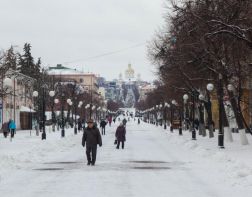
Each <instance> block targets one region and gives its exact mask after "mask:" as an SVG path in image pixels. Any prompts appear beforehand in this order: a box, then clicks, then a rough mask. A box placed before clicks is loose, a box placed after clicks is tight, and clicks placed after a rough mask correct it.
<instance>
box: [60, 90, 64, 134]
mask: <svg viewBox="0 0 252 197" xmlns="http://www.w3.org/2000/svg"><path fill="white" fill-rule="evenodd" d="M60 96H61V97H60V100H61V137H65V119H64V96H65V95H64V93H63V92H62V87H61V95H60Z"/></svg>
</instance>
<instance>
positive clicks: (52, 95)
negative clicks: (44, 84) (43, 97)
mask: <svg viewBox="0 0 252 197" xmlns="http://www.w3.org/2000/svg"><path fill="white" fill-rule="evenodd" d="M49 96H50V97H51V98H52V104H51V118H52V129H53V132H55V114H54V100H53V97H54V96H55V91H50V92H49Z"/></svg>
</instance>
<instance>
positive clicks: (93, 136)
mask: <svg viewBox="0 0 252 197" xmlns="http://www.w3.org/2000/svg"><path fill="white" fill-rule="evenodd" d="M97 144H99V146H102V138H101V134H100V131H99V129H98V128H96V127H93V128H88V127H87V128H85V130H84V133H83V137H82V146H85V145H87V147H94V146H97Z"/></svg>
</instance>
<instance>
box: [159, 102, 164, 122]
mask: <svg viewBox="0 0 252 197" xmlns="http://www.w3.org/2000/svg"><path fill="white" fill-rule="evenodd" d="M162 108H163V105H162V104H160V105H159V109H160V116H159V117H160V126H161V127H162V125H163V119H162V114H161V112H162Z"/></svg>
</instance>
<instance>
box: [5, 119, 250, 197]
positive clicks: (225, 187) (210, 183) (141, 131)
mask: <svg viewBox="0 0 252 197" xmlns="http://www.w3.org/2000/svg"><path fill="white" fill-rule="evenodd" d="M121 119H122V118H121ZM118 124H119V122H116V124H113V125H112V126H111V127H109V126H108V127H107V134H106V135H105V136H103V146H102V147H101V148H98V156H97V163H96V166H87V165H86V158H85V149H84V148H83V147H82V146H81V138H82V133H78V134H77V135H74V129H67V130H66V137H65V138H61V137H60V131H56V132H47V140H44V141H42V140H41V138H40V136H39V137H38V136H36V135H35V131H32V135H31V136H30V132H29V131H17V134H16V136H15V138H14V139H13V140H12V142H11V141H10V139H9V138H8V139H4V138H3V136H1V138H0V167H1V168H0V196H1V197H34V196H36V197H40V196H41V197H42V196H43V197H57V196H59V197H69V196H74V197H83V196H95V197H119V196H120V197H126V196H129V197H134V196H135V197H140V196H144V197H153V196H155V197H167V196H174V197H226V196H230V197H238V196H241V197H250V196H251V193H252V166H251V163H252V157H251V152H252V148H251V145H247V146H242V145H240V142H239V136H238V135H237V134H235V135H234V136H233V137H234V142H233V143H226V144H225V149H222V150H220V149H219V148H218V146H217V136H218V135H217V133H215V138H213V139H209V138H208V137H204V138H203V137H200V136H197V140H196V141H192V140H191V133H190V132H188V131H184V133H183V136H179V135H178V131H177V130H175V131H174V132H173V133H170V131H169V129H167V130H164V129H163V128H162V127H160V126H159V127H157V126H155V125H149V124H146V123H143V122H141V124H140V125H138V124H137V121H134V120H130V121H129V122H128V123H127V128H126V129H127V136H126V139H127V141H126V145H125V149H124V150H122V149H119V150H117V149H115V146H114V143H113V142H114V139H115V137H114V133H115V129H116V126H117V125H118ZM248 139H249V142H250V144H251V143H252V138H251V136H250V135H248Z"/></svg>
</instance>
